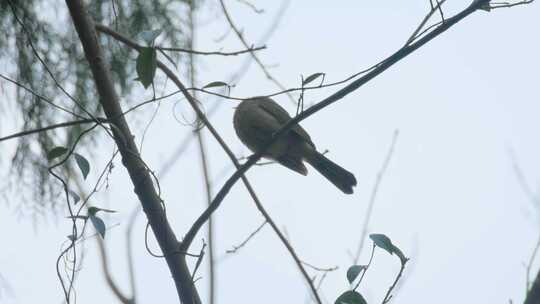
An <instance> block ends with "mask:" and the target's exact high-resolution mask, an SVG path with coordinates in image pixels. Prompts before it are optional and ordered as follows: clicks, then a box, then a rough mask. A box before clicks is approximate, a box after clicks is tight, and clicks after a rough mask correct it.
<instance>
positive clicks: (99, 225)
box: [90, 215, 106, 238]
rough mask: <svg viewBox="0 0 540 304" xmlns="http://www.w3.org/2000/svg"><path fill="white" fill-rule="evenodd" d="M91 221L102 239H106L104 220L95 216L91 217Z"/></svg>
mask: <svg viewBox="0 0 540 304" xmlns="http://www.w3.org/2000/svg"><path fill="white" fill-rule="evenodd" d="M90 221H91V222H92V225H94V228H95V229H96V231H97V232H98V233H99V234H100V235H101V237H102V238H105V230H106V227H105V223H104V222H103V220H102V219H100V218H99V217H97V216H95V215H91V216H90Z"/></svg>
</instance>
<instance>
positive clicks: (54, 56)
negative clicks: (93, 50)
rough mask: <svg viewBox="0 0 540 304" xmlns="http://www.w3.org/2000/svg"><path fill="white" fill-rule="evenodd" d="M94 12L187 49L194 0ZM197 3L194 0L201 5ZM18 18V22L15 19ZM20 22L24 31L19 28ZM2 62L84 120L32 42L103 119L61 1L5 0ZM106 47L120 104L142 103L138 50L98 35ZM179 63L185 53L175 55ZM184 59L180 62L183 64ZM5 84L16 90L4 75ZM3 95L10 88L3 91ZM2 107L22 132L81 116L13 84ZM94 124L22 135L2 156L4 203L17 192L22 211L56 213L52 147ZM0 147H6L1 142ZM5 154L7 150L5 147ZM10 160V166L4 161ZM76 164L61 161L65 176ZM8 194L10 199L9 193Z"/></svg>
mask: <svg viewBox="0 0 540 304" xmlns="http://www.w3.org/2000/svg"><path fill="white" fill-rule="evenodd" d="M87 3H88V9H89V13H90V14H91V15H92V17H93V18H94V20H95V22H96V23H100V24H104V25H108V26H110V27H111V28H113V29H115V30H116V31H118V32H121V33H122V34H124V35H126V36H128V37H132V38H133V39H136V40H139V41H140V39H138V38H139V35H138V34H139V33H141V32H143V31H147V30H152V29H160V30H162V33H161V35H160V41H161V42H162V43H163V44H164V45H171V46H177V47H185V45H187V40H188V39H189V33H186V32H185V31H184V30H183V29H186V28H188V27H187V26H186V22H187V20H188V17H187V16H188V14H189V10H190V5H194V3H192V1H191V0H184V1H181V0H154V1H148V0H108V1H103V0H96V1H87ZM198 4H199V3H197V5H198ZM15 16H16V17H17V18H18V19H19V20H20V22H19V21H17V19H16V18H15ZM20 23H22V24H23V25H24V28H26V31H25V30H24V29H23V26H21V24H20ZM0 32H1V33H2V35H0V64H2V66H7V67H8V69H9V71H2V72H1V73H2V74H3V75H7V76H8V77H10V78H12V79H14V80H15V81H17V82H18V83H20V84H22V85H24V86H26V87H28V88H30V89H31V90H32V91H34V92H35V93H37V94H39V95H41V96H44V97H46V98H48V99H49V100H52V101H53V102H54V103H55V104H57V105H61V106H63V107H65V108H67V109H70V110H71V111H73V112H75V113H76V114H78V115H81V116H84V117H87V115H85V114H84V112H83V111H82V110H81V108H80V107H78V106H77V105H76V104H74V102H73V101H72V100H70V99H69V98H68V97H67V96H66V95H65V94H63V93H62V91H61V90H60V89H59V88H58V86H56V84H55V82H54V80H53V78H52V77H51V76H50V75H49V74H48V72H47V71H46V69H45V67H44V65H43V64H41V63H40V61H39V59H38V57H37V56H36V55H35V54H34V52H33V50H32V48H31V45H30V42H31V43H32V44H33V46H34V47H35V49H36V51H37V53H38V55H39V57H41V59H42V60H43V62H44V63H45V65H46V66H47V68H48V69H49V70H50V71H51V72H52V74H53V75H54V77H55V78H56V80H57V81H58V82H59V83H60V85H61V86H62V87H63V88H64V89H65V90H66V91H68V92H69V94H70V95H71V96H73V97H74V99H75V100H77V102H78V103H79V104H81V105H82V106H83V107H84V108H85V109H86V110H87V111H88V112H90V113H92V115H95V116H101V117H103V113H102V109H101V107H100V104H99V102H97V100H96V91H95V88H94V82H93V79H92V77H91V72H90V69H89V67H88V63H87V61H86V59H85V56H84V53H83V50H82V47H81V44H80V41H79V39H78V36H77V33H76V32H75V29H74V27H73V25H72V22H71V19H70V16H69V12H68V10H67V7H66V6H65V4H64V3H63V2H59V1H52V0H45V1H42V0H24V1H20V0H19V1H16V0H2V1H0ZM99 40H100V43H101V45H102V50H103V51H104V52H105V55H106V59H107V60H108V62H109V64H110V67H111V70H112V77H113V80H114V81H115V85H116V88H117V92H118V94H119V95H120V96H122V102H125V103H129V102H137V101H140V100H138V99H136V98H129V97H130V94H131V92H132V91H133V89H134V88H135V87H136V86H137V85H139V86H140V84H138V83H137V82H135V81H133V79H134V78H135V77H136V73H135V60H134V58H135V56H136V54H134V52H132V51H131V50H129V49H128V48H126V47H124V46H123V45H121V44H119V43H118V42H116V41H114V40H112V39H111V38H109V37H108V36H106V35H99ZM173 59H174V60H175V61H179V60H180V61H182V60H183V58H181V57H179V56H176V57H175V56H173ZM179 64H182V62H180V63H179ZM1 82H2V83H3V84H6V85H5V86H4V85H3V87H5V88H7V87H10V88H11V87H15V86H13V85H12V84H9V86H8V82H6V81H4V80H1ZM4 93H5V92H4ZM6 100H7V103H4V104H0V113H1V115H3V116H4V117H6V116H7V115H8V114H7V112H8V110H7V109H8V107H6V104H7V105H9V108H11V109H12V110H13V112H14V113H13V115H12V116H11V118H10V120H9V121H10V122H11V121H13V122H19V121H20V122H22V124H21V123H18V124H17V125H21V127H20V130H30V129H36V128H41V127H44V126H47V125H51V124H53V123H58V122H63V121H69V120H74V119H76V117H73V115H71V114H68V113H64V112H61V111H59V110H58V109H55V108H53V107H51V106H50V105H48V104H47V103H45V102H43V101H41V100H40V99H39V98H37V97H35V96H34V95H32V94H30V93H29V92H27V91H26V90H24V89H23V88H20V87H16V91H15V94H14V96H9V98H7V99H6ZM88 127H90V125H78V126H74V127H70V128H62V129H56V130H54V131H49V132H41V133H39V134H36V135H32V136H26V137H20V138H18V139H17V141H18V142H17V145H16V150H15V152H14V154H13V155H11V156H10V157H2V158H0V162H2V165H7V166H10V168H11V169H10V172H9V173H8V175H7V176H2V177H1V181H0V193H2V194H3V195H4V197H3V198H4V199H5V201H6V202H9V201H13V200H14V199H13V194H14V193H15V194H17V195H18V196H20V197H19V198H18V200H17V201H19V200H22V202H23V204H21V205H17V206H16V209H17V210H19V211H21V213H24V214H31V215H35V214H36V213H37V214H44V213H45V212H46V211H47V210H54V209H55V207H58V206H57V203H59V202H60V201H61V198H62V197H63V196H61V195H60V194H61V189H60V187H59V185H58V183H56V182H51V176H50V174H49V173H48V172H47V166H48V165H49V163H48V161H47V157H46V154H47V151H49V150H50V149H51V148H53V147H55V146H66V147H70V145H71V144H72V143H73V142H74V140H75V139H76V138H77V136H79V135H80V134H81V132H83V131H84V129H85V128H88ZM99 134H103V132H99V131H93V132H90V133H88V134H87V135H85V138H84V140H82V141H81V142H80V143H79V144H78V145H77V151H85V152H86V154H87V155H90V156H93V155H95V153H94V152H95V151H93V149H92V146H94V147H95V143H96V141H97V139H98V135H99ZM0 149H3V150H5V146H4V148H2V147H1V146H0ZM0 153H2V154H3V155H6V152H5V151H1V150H0ZM7 161H9V162H10V163H6V162H7ZM75 169H76V165H75V164H74V163H73V162H67V163H66V165H65V166H62V170H63V172H61V173H62V174H63V175H64V176H66V177H70V176H73V175H74V170H75ZM7 193H10V195H9V197H10V199H9V200H8V199H7V198H8V194H7Z"/></svg>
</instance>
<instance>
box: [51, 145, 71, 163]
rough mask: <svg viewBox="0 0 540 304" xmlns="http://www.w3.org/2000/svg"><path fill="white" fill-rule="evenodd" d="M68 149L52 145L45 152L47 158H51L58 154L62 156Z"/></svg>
mask: <svg viewBox="0 0 540 304" xmlns="http://www.w3.org/2000/svg"><path fill="white" fill-rule="evenodd" d="M67 151H69V149H68V148H66V147H60V146H58V147H54V148H52V150H50V151H49V152H48V153H47V159H48V160H53V159H55V158H57V157H59V156H62V155H64V154H66V152H67Z"/></svg>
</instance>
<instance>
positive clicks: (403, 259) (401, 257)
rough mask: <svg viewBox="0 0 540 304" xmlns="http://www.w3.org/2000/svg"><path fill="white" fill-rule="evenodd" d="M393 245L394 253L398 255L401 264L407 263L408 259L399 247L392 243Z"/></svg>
mask: <svg viewBox="0 0 540 304" xmlns="http://www.w3.org/2000/svg"><path fill="white" fill-rule="evenodd" d="M393 246H394V253H395V254H396V255H397V256H398V257H399V260H400V261H401V264H402V265H405V263H407V261H408V260H409V259H408V258H407V257H406V256H405V255H404V254H403V252H402V251H401V249H399V248H398V247H397V246H396V245H393Z"/></svg>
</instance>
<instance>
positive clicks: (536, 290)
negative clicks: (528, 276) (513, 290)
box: [523, 271, 540, 304]
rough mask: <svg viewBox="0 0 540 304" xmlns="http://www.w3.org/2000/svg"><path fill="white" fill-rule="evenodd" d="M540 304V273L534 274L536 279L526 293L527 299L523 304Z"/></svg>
mask: <svg viewBox="0 0 540 304" xmlns="http://www.w3.org/2000/svg"><path fill="white" fill-rule="evenodd" d="M538 303H540V271H539V272H538V274H536V279H534V283H533V284H532V286H531V288H530V289H529V291H528V292H527V297H526V298H525V302H523V304H538Z"/></svg>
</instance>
